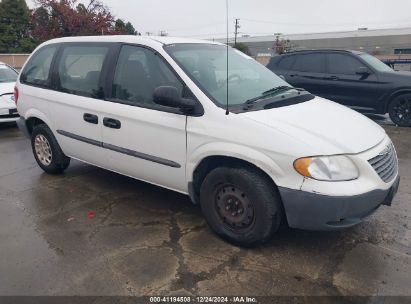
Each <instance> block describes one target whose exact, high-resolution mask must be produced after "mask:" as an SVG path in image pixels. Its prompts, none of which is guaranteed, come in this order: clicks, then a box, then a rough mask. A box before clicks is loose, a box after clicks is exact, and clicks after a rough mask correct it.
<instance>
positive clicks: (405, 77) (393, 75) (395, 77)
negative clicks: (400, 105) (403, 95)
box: [380, 70, 411, 86]
mask: <svg viewBox="0 0 411 304" xmlns="http://www.w3.org/2000/svg"><path fill="white" fill-rule="evenodd" d="M380 75H382V79H383V80H386V81H388V82H394V81H395V82H400V83H401V84H405V85H407V86H409V84H410V82H411V72H408V71H394V70H393V71H391V72H384V73H381V74H380Z"/></svg>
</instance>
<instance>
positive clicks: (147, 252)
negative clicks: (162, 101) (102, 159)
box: [0, 118, 411, 296]
mask: <svg viewBox="0 0 411 304" xmlns="http://www.w3.org/2000/svg"><path fill="white" fill-rule="evenodd" d="M379 121H380V122H381V123H382V124H383V126H384V128H385V129H386V131H387V133H388V134H389V135H390V136H391V138H392V140H393V141H394V143H395V146H396V148H397V152H398V156H399V165H400V174H401V176H402V180H401V185H400V189H399V192H398V195H397V196H396V198H395V200H394V202H393V206H391V207H385V206H383V207H381V208H380V209H379V210H378V211H377V212H376V213H375V214H374V215H372V216H371V217H370V218H368V219H367V220H366V221H365V222H364V223H362V224H360V225H358V226H356V227H354V228H350V229H348V230H345V231H340V232H307V231H300V230H292V229H282V230H281V231H280V232H279V233H278V234H277V235H276V237H275V238H274V239H273V240H272V241H270V242H269V243H268V244H266V245H264V246H261V247H258V248H254V249H242V248H238V247H235V246H232V245H230V244H227V243H225V242H224V241H222V240H220V239H219V238H218V237H216V236H215V235H214V234H213V233H212V232H211V231H210V229H209V228H208V227H207V225H206V223H205V221H204V219H203V217H202V215H201V212H200V209H199V207H197V206H194V205H192V204H191V203H190V200H189V199H188V197H186V196H184V195H181V194H178V193H174V192H172V191H168V190H165V189H162V188H159V187H156V186H152V185H149V184H146V183H143V182H139V181H136V180H133V179H131V178H127V177H124V176H121V175H118V174H115V173H112V172H109V171H105V170H102V169H98V168H95V167H92V166H89V165H86V164H82V163H80V162H77V161H73V162H72V164H71V166H70V168H69V169H68V170H67V171H66V173H65V174H64V175H61V176H50V175H47V174H45V173H43V171H42V170H41V169H40V168H39V167H38V166H37V164H36V163H35V161H34V158H33V156H32V152H31V148H30V143H29V141H28V140H27V139H26V138H24V137H23V135H22V134H21V133H20V132H19V131H18V130H17V128H16V127H15V125H14V124H7V125H0V274H1V275H0V295H3V296H4V295H30V296H35V295H65V296H70V295H94V296H95V295H98V296H101V295H235V296H239V295H252V296H263V295H296V296H297V295H304V296H307V295H337V296H338V295H366V296H369V295H408V296H411V128H408V129H407V128H398V127H395V126H392V125H390V124H389V123H386V122H385V119H384V118H381V119H379Z"/></svg>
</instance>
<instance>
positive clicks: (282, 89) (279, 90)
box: [244, 86, 295, 108]
mask: <svg viewBox="0 0 411 304" xmlns="http://www.w3.org/2000/svg"><path fill="white" fill-rule="evenodd" d="M290 90H295V88H293V87H289V86H279V87H275V88H272V89H269V90H267V91H265V92H263V93H262V94H261V95H260V96H257V97H254V98H251V99H249V100H247V101H246V102H245V103H244V104H245V107H246V108H249V107H250V106H252V105H253V104H254V103H256V102H257V101H259V100H262V99H265V98H267V97H269V96H272V95H276V94H278V93H283V92H286V91H290Z"/></svg>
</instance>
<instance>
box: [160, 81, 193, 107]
mask: <svg viewBox="0 0 411 304" xmlns="http://www.w3.org/2000/svg"><path fill="white" fill-rule="evenodd" d="M153 101H154V102H155V103H156V104H158V105H161V106H165V107H169V108H176V109H180V110H182V111H184V112H186V113H190V112H192V111H194V110H195V109H196V107H197V102H196V101H195V100H193V99H186V98H181V97H180V95H179V94H178V90H177V88H175V87H172V86H161V87H157V88H156V89H155V90H154V93H153Z"/></svg>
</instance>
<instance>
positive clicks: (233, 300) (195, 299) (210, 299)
mask: <svg viewBox="0 0 411 304" xmlns="http://www.w3.org/2000/svg"><path fill="white" fill-rule="evenodd" d="M150 303H258V301H257V299H256V298H253V297H242V296H241V297H150Z"/></svg>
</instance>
